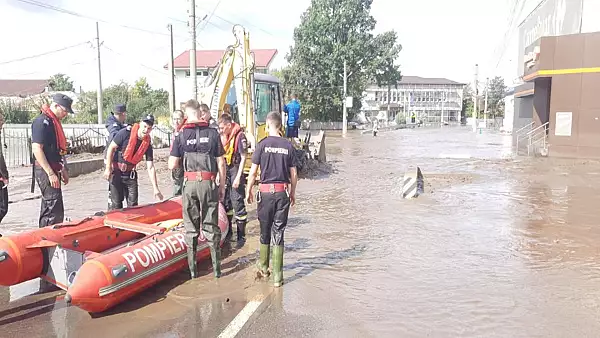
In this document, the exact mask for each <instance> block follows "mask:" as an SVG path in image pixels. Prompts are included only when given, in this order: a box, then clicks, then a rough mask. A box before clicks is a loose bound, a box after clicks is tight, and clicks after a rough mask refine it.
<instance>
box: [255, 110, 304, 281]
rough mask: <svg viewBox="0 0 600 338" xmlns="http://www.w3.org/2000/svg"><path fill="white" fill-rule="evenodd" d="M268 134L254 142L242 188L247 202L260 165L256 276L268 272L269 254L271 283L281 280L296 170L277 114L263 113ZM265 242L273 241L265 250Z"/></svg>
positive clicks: (288, 142) (294, 199)
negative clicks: (258, 237) (258, 256)
mask: <svg viewBox="0 0 600 338" xmlns="http://www.w3.org/2000/svg"><path fill="white" fill-rule="evenodd" d="M266 123H267V131H268V133H269V134H268V135H269V136H267V137H265V138H264V139H262V140H261V141H260V142H258V144H257V145H256V151H255V152H254V154H252V168H250V174H249V176H248V177H249V179H248V188H247V191H246V196H247V202H248V204H250V203H252V201H253V194H252V188H253V185H254V182H255V180H256V173H257V172H258V168H259V167H260V184H259V191H258V193H257V195H256V199H257V203H258V207H257V210H256V211H257V214H258V221H259V223H260V258H259V261H258V263H257V267H258V276H259V277H261V278H262V277H267V276H269V274H270V273H269V256H270V255H271V254H272V255H273V285H274V286H275V287H280V286H281V285H282V284H283V236H284V232H285V227H286V225H287V220H288V213H289V211H290V206H293V205H294V204H295V201H296V184H297V183H298V173H297V171H296V163H295V162H294V147H293V146H292V143H291V142H290V141H289V140H287V139H285V138H283V137H281V136H280V135H279V130H280V128H281V123H282V121H281V114H280V113H279V112H270V113H269V114H268V115H267V121H266ZM269 244H273V250H272V252H269V251H270V250H269Z"/></svg>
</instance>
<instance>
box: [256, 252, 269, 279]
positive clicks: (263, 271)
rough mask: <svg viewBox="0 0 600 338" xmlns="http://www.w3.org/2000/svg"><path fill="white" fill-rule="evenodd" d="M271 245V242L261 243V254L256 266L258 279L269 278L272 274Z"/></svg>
mask: <svg viewBox="0 0 600 338" xmlns="http://www.w3.org/2000/svg"><path fill="white" fill-rule="evenodd" d="M270 250H271V247H270V245H269V244H261V245H260V254H259V258H258V262H256V268H257V269H258V272H257V273H256V277H257V278H258V279H261V278H267V277H269V275H270V274H271V272H270V271H269V254H270Z"/></svg>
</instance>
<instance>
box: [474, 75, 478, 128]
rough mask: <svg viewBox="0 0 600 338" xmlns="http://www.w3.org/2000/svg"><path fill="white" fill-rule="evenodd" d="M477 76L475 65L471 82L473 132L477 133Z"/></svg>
mask: <svg viewBox="0 0 600 338" xmlns="http://www.w3.org/2000/svg"><path fill="white" fill-rule="evenodd" d="M478 76H479V65H478V64H475V80H474V81H473V87H475V88H473V131H474V132H477V94H478V92H477V86H478V79H477V78H478Z"/></svg>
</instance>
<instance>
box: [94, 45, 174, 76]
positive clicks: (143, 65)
mask: <svg viewBox="0 0 600 338" xmlns="http://www.w3.org/2000/svg"><path fill="white" fill-rule="evenodd" d="M102 47H104V48H106V49H107V50H109V51H111V52H113V53H115V54H117V55H119V56H121V57H124V58H126V59H128V60H130V61H132V60H131V59H130V58H128V57H127V56H125V55H123V54H121V53H119V52H117V51H115V50H113V49H111V48H110V47H108V46H107V45H106V44H103V45H102ZM132 62H133V61H132ZM134 63H135V64H138V65H140V66H142V67H144V68H147V69H149V70H151V71H154V72H157V73H160V74H162V75H169V74H168V73H167V72H165V71H162V70H158V69H156V68H152V67H149V66H146V65H145V64H143V63H140V62H134Z"/></svg>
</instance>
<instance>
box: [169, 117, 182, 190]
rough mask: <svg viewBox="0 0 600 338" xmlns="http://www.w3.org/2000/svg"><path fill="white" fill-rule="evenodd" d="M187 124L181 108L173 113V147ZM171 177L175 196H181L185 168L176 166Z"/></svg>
mask: <svg viewBox="0 0 600 338" xmlns="http://www.w3.org/2000/svg"><path fill="white" fill-rule="evenodd" d="M184 124H185V117H184V116H183V112H182V111H181V110H176V111H174V112H173V114H172V115H171V126H172V127H173V140H171V149H173V142H174V140H175V139H176V138H177V135H179V132H180V131H181V128H182V127H183V125H184ZM171 178H172V179H173V196H181V194H182V193H183V168H181V167H179V168H175V169H173V170H171Z"/></svg>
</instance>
